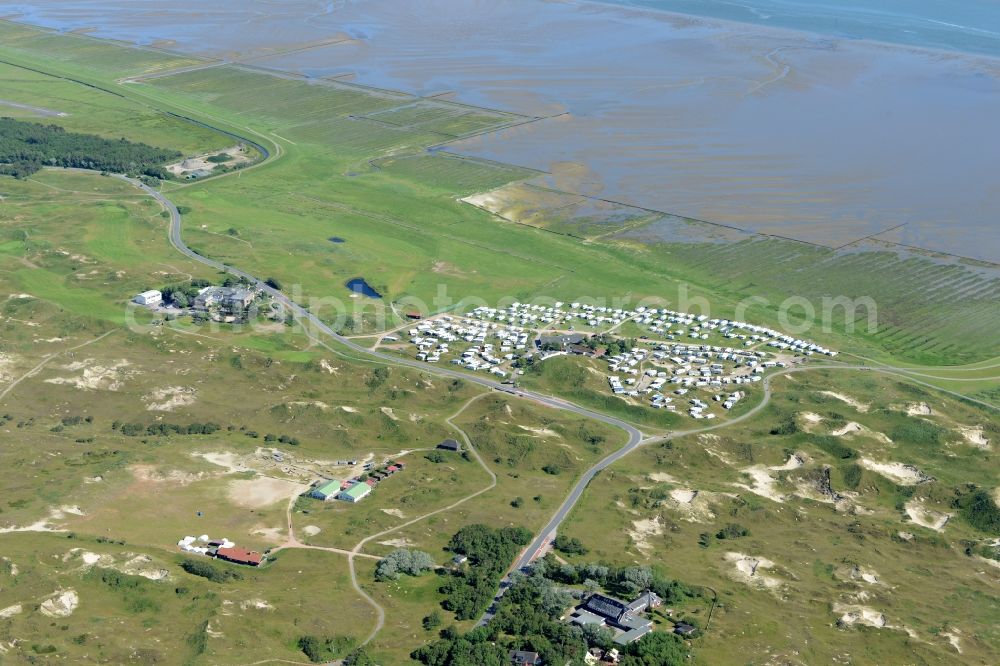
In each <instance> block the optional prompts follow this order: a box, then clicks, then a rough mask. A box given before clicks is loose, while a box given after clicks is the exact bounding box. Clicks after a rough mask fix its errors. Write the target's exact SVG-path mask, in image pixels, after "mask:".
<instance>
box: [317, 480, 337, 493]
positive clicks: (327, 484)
mask: <svg viewBox="0 0 1000 666" xmlns="http://www.w3.org/2000/svg"><path fill="white" fill-rule="evenodd" d="M313 492H314V493H321V494H323V495H336V494H337V493H338V492H340V481H324V482H323V483H321V484H319V485H318V486H316V487H315V488H313Z"/></svg>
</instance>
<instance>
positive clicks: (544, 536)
mask: <svg viewBox="0 0 1000 666" xmlns="http://www.w3.org/2000/svg"><path fill="white" fill-rule="evenodd" d="M118 177H119V178H121V179H123V180H125V181H127V182H129V183H132V184H133V185H135V186H137V187H139V188H140V189H141V190H143V191H144V192H145V193H146V194H148V195H149V196H151V197H153V198H154V199H156V200H157V201H158V202H159V203H160V204H161V205H162V206H163V207H164V208H165V209H166V210H167V211H168V212H169V214H170V243H171V245H173V246H174V248H176V249H177V250H178V251H179V252H181V253H182V254H183V255H185V256H187V257H188V258H190V259H192V260H193V261H197V262H199V263H201V264H204V265H206V266H209V267H211V268H214V269H216V270H219V271H223V272H227V273H230V274H232V275H235V276H237V277H241V278H243V279H244V280H247V281H248V282H250V283H251V284H253V285H254V286H256V287H257V288H258V289H260V290H261V291H263V292H264V293H266V294H268V295H269V296H271V297H272V298H274V299H275V301H277V302H278V303H281V304H282V305H283V306H284V307H285V308H287V310H288V311H289V312H291V313H292V315H293V317H294V318H295V319H296V320H298V321H300V322H301V321H304V322H306V323H307V324H308V325H310V326H311V327H312V328H311V329H310V328H307V329H306V332H307V335H309V337H310V338H311V339H312V340H314V341H315V342H316V343H317V344H319V345H321V346H323V347H325V348H326V349H328V350H330V351H332V352H333V353H335V354H339V355H344V354H343V352H341V351H340V350H338V349H335V348H333V347H331V346H330V345H328V344H327V343H326V342H324V341H323V340H321V339H320V338H319V337H318V336H316V335H315V331H319V332H321V333H323V334H325V335H327V336H329V337H330V338H332V339H333V340H335V341H336V342H338V343H339V344H340V345H342V346H343V347H346V348H347V349H350V350H352V351H354V352H356V353H358V354H360V355H362V356H367V357H369V358H370V359H374V360H377V361H381V362H383V363H385V364H387V365H396V366H406V367H410V368H414V369H416V370H419V371H420V372H426V373H428V374H433V375H437V376H440V377H450V378H454V379H461V380H463V381H468V382H471V383H474V384H478V385H479V386H483V387H485V388H488V389H492V390H494V391H501V392H504V393H508V394H511V395H514V396H517V397H519V398H525V399H528V400H532V401H534V402H536V403H538V404H541V405H544V406H547V407H552V408H554V409H560V410H563V411H567V412H570V413H573V414H577V415H579V416H584V417H587V418H591V419H594V420H596V421H600V422H602V423H605V424H608V425H611V426H614V427H617V428H620V429H622V430H624V431H625V432H626V433H627V434H628V441H627V442H626V443H625V444H624V445H623V446H622V447H621V448H619V449H617V450H616V451H614V452H612V453H611V454H610V455H608V456H606V457H605V458H603V459H602V460H601V461H599V462H598V463H597V464H595V465H594V466H593V467H591V468H590V469H588V470H587V471H586V472H584V474H583V475H582V476H581V477H580V479H579V480H578V481H577V483H576V484H575V485H574V486H573V489H572V490H571V491H570V493H569V495H568V496H567V497H566V498H565V499H564V500H563V503H562V504H561V505H560V506H559V509H558V510H557V511H556V513H555V514H554V515H553V516H552V518H550V519H549V521H548V522H547V523H546V525H545V527H543V528H542V529H541V530H540V531H539V532H538V535H537V536H536V537H535V538H534V539H533V540H532V542H531V543H530V544H529V545H528V547H527V548H526V549H525V550H524V552H523V553H522V554H521V555H520V556H519V557H518V559H517V561H516V562H515V563H514V565H513V566H512V567H511V569H510V570H509V572H508V574H507V576H505V578H504V580H503V581H502V583H501V587H500V590H499V592H498V594H497V595H496V599H497V600H499V598H500V597H501V596H502V595H503V593H504V591H505V590H506V588H507V587H508V585H509V583H510V575H511V572H515V571H519V570H520V569H522V568H524V567H525V566H527V565H528V564H529V563H530V562H531V561H532V560H533V559H534V557H535V556H536V555H537V553H538V552H539V551H540V550H541V549H542V548H543V547H544V546H545V545H546V544H547V543H548V542H549V541H550V540H551V538H553V536H554V534H555V532H556V530H557V529H558V527H559V525H561V524H562V522H563V521H564V520H565V519H566V517H567V516H568V515H569V513H570V511H572V510H573V507H574V506H576V503H577V502H578V501H579V500H580V497H581V496H582V495H583V491H584V490H586V488H587V486H588V485H589V484H590V482H591V481H592V480H593V479H594V477H595V476H597V474H599V473H600V472H601V471H602V470H604V469H606V468H607V467H609V466H610V465H612V464H614V463H615V462H617V461H618V460H621V459H622V458H624V457H625V456H627V455H628V454H629V453H631V452H632V451H634V450H635V449H636V448H638V447H640V446H643V445H646V444H649V443H652V442H656V441H663V440H666V439H670V438H673V437H681V436H685V435H694V434H699V433H703V432H708V431H711V430H716V429H719V428H725V427H729V426H732V425H735V424H737V423H739V422H741V421H744V420H746V419H749V418H751V417H752V416H754V415H756V414H757V413H758V412H760V411H761V410H762V409H764V408H765V407H766V406H767V405H768V404H769V403H770V400H771V381H772V380H773V379H774V378H776V377H781V376H784V375H788V374H792V373H796V372H805V371H809V370H854V371H857V370H866V371H870V372H877V373H882V374H889V375H895V376H902V377H905V378H906V379H907V380H909V381H911V382H913V383H917V384H921V385H923V386H927V387H930V388H933V389H936V390H939V391H943V392H945V393H949V394H951V395H952V396H956V397H959V398H961V399H965V400H968V398H966V396H962V395H961V394H959V393H956V392H954V391H948V390H947V389H942V388H940V387H937V386H934V385H932V384H929V383H927V382H923V381H920V380H918V379H915V378H913V377H912V376H910V375H908V374H906V373H902V372H900V371H899V370H900V369H897V368H892V367H886V366H882V367H872V366H868V365H847V364H823V365H809V366H799V367H795V368H788V369H785V370H781V371H779V372H776V373H773V374H771V375H768V376H767V377H765V378H764V380H763V382H762V383H763V388H764V396H763V399H762V400H761V401H760V402H759V403H758V404H757V405H755V406H754V407H753V408H752V409H750V410H748V411H746V412H745V413H743V414H741V415H740V416H738V417H736V418H734V419H730V420H727V421H723V422H720V423H717V424H715V425H711V426H706V427H703V428H693V429H690V430H681V431H675V432H671V433H668V434H666V435H662V436H655V437H645V436H644V435H643V433H642V432H641V431H640V430H639V429H638V428H636V427H635V426H633V425H632V424H630V423H627V422H626V421H622V420H621V419H617V418H614V417H612V416H608V415H606V414H602V413H600V412H595V411H592V410H590V409H587V408H585V407H581V406H579V405H576V404H574V403H572V402H569V401H567V400H562V399H560V398H555V397H552V396H548V395H544V394H541V393H536V392H534V391H527V390H523V389H515V388H512V387H510V386H507V385H505V384H501V383H500V382H496V381H493V380H491V379H488V378H485V377H479V376H476V375H471V374H467V373H464V372H459V371H456V370H450V369H448V368H438V367H433V366H429V365H428V364H426V363H422V362H420V361H417V360H416V359H408V358H405V357H399V356H393V355H391V354H387V353H385V352H381V351H378V350H375V349H369V348H368V347H365V346H363V345H360V344H358V343H356V342H354V341H353V340H351V339H349V338H347V337H345V336H343V335H340V334H339V333H337V332H336V331H334V330H333V329H332V328H330V327H329V326H328V325H327V324H325V323H324V322H323V321H322V320H321V319H319V317H317V316H316V315H314V314H313V313H311V312H309V311H308V310H306V309H305V308H303V307H302V306H300V305H299V304H298V303H296V302H295V301H293V300H291V299H290V298H289V297H288V296H286V295H285V294H283V293H282V292H281V291H279V290H277V289H275V288H273V287H271V286H270V285H268V284H266V283H265V282H264V281H263V280H261V279H260V278H258V277H256V276H254V275H251V274H249V273H247V272H246V271H242V270H240V269H238V268H235V267H233V266H228V265H226V264H224V263H222V262H220V261H216V260H214V259H209V258H208V257H204V256H202V255H200V254H198V253H197V252H195V251H194V250H192V249H191V248H189V247H188V246H187V245H186V244H185V243H184V240H183V239H182V237H181V214H180V212H179V211H178V210H177V206H176V205H174V203H173V202H172V201H171V200H170V199H168V198H167V197H166V196H164V195H163V194H162V193H161V192H159V191H158V190H155V189H153V188H151V187H149V186H147V185H145V184H144V183H142V182H140V181H137V180H135V179H131V178H127V177H125V176H118ZM975 402H979V403H980V404H982V405H985V406H987V407H990V408H992V409H996V407H995V406H993V405H990V404H988V403H983V402H980V401H978V400H977V401H975ZM353 554H354V555H356V554H357V553H356V552H355V553H353ZM376 607H378V606H377V604H376ZM493 607H494V606H491V607H490V609H489V610H487V612H486V614H485V615H484V616H483V617H482V618H481V620H480V624H485V623H486V622H488V621H489V620H490V619H491V618H492V610H493ZM373 636H374V634H373V635H372V636H371V637H369V640H371V638H372V637H373Z"/></svg>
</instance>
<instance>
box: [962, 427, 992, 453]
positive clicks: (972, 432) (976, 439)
mask: <svg viewBox="0 0 1000 666" xmlns="http://www.w3.org/2000/svg"><path fill="white" fill-rule="evenodd" d="M958 430H959V432H961V433H962V437H964V438H965V441H966V442H968V443H969V444H972V445H973V446H975V447H976V448H979V449H988V448H990V440H988V439H986V435H985V434H984V433H983V426H959V427H958Z"/></svg>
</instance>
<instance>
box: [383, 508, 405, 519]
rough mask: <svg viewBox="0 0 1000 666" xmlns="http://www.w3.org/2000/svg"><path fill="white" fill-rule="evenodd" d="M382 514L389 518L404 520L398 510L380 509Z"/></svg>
mask: <svg viewBox="0 0 1000 666" xmlns="http://www.w3.org/2000/svg"><path fill="white" fill-rule="evenodd" d="M382 513H387V514H389V515H390V516H395V517H396V518H406V516H404V515H403V512H402V511H400V510H399V509H382Z"/></svg>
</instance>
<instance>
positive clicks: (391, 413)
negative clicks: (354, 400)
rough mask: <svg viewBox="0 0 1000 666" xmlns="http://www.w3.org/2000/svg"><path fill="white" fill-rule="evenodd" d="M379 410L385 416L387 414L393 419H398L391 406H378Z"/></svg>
mask: <svg viewBox="0 0 1000 666" xmlns="http://www.w3.org/2000/svg"><path fill="white" fill-rule="evenodd" d="M379 411H381V412H382V413H383V414H385V415H386V416H388V417H389V418H390V419H392V420H393V421H398V420H399V417H398V416H396V413H395V412H394V411H392V407H379Z"/></svg>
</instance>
